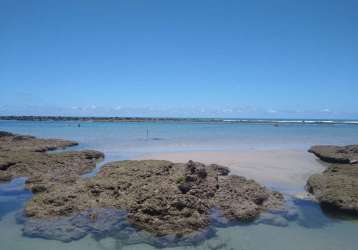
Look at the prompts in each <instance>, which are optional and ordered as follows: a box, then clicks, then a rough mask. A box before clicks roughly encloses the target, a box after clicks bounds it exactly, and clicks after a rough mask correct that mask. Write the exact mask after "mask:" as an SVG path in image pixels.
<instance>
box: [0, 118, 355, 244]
mask: <svg viewBox="0 0 358 250" xmlns="http://www.w3.org/2000/svg"><path fill="white" fill-rule="evenodd" d="M0 130H6V131H10V132H15V133H21V134H31V135H35V136H39V137H46V138H63V139H71V140H76V141H79V142H80V146H78V147H76V148H77V149H83V148H86V149H87V148H88V149H97V150H100V151H103V152H104V153H105V154H106V160H105V161H106V162H107V161H112V160H123V159H131V158H135V157H137V156H140V155H142V154H147V153H157V152H168V151H173V152H175V151H191V150H195V151H198V150H199V151H200V150H203V151H211V150H233V149H238V150H259V149H304V150H305V149H307V148H308V147H309V146H311V145H313V144H342V145H344V144H354V143H358V126H357V125H298V124H292V125H281V126H279V127H274V126H272V125H262V124H261V125H260V124H259V125H255V124H251V125H247V124H230V123H189V122H178V123H174V122H155V123H150V122H143V123H100V122H96V123H90V122H88V123H81V126H80V127H78V123H75V122H18V121H0ZM147 131H148V135H147ZM23 181H24V180H23V179H21V178H20V179H17V180H14V181H12V182H11V183H2V184H0V242H1V243H0V249H4V250H11V249H16V250H22V249H27V250H32V249H78V250H81V249H108V250H114V249H157V248H155V247H153V246H151V245H149V244H134V245H126V244H125V243H124V242H122V241H120V240H118V239H117V238H114V237H105V238H101V239H95V238H94V237H91V236H90V235H89V236H86V237H85V238H83V239H81V240H77V241H73V242H70V243H63V242H60V241H55V240H45V239H39V238H29V237H24V236H23V235H22V225H21V224H17V223H16V214H17V213H18V212H21V210H22V208H23V205H24V203H25V202H26V201H27V200H28V199H29V198H31V193H29V192H27V191H25V190H24V189H23ZM292 203H293V206H294V207H295V208H296V210H297V211H298V217H297V219H295V220H292V221H288V222H287V225H284V226H283V225H281V226H278V225H279V223H269V224H267V223H266V224H265V223H252V224H248V225H236V226H232V227H218V228H215V230H216V236H215V237H214V238H211V239H208V240H206V241H204V242H201V243H200V244H198V245H193V246H185V247H183V246H181V247H180V246H178V247H174V248H172V249H219V248H217V247H219V246H221V248H220V249H239V250H241V249H242V250H244V249H245V250H258V249H275V250H277V249H285V250H291V249H292V250H293V249H308V250H309V249H315V250H321V249H322V250H323V249H324V250H328V249H332V250H333V249H337V250H353V249H357V246H358V237H357V232H358V223H357V222H356V221H355V220H346V219H345V220H343V219H339V218H334V217H332V216H328V215H326V214H325V213H323V212H322V211H321V209H320V208H319V207H318V206H317V205H316V204H314V203H312V202H308V201H299V200H295V201H292ZM273 224H274V225H273ZM168 249H169V248H168Z"/></svg>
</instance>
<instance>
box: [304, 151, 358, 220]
mask: <svg viewBox="0 0 358 250" xmlns="http://www.w3.org/2000/svg"><path fill="white" fill-rule="evenodd" d="M309 152H311V153H314V154H315V155H316V156H317V157H319V158H320V159H321V160H322V161H324V162H327V163H331V164H330V165H329V166H328V168H327V169H326V170H325V171H324V172H323V173H321V174H314V175H312V176H311V177H310V178H309V179H308V181H307V190H308V191H309V192H310V193H312V194H313V195H314V196H315V197H316V198H317V200H318V201H319V202H320V204H321V205H322V207H324V208H327V209H334V210H339V211H341V212H344V213H349V214H354V215H358V164H356V163H357V159H358V145H349V146H344V147H339V146H314V147H312V148H311V149H310V150H309Z"/></svg>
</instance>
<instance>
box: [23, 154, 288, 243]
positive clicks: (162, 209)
mask: <svg viewBox="0 0 358 250" xmlns="http://www.w3.org/2000/svg"><path fill="white" fill-rule="evenodd" d="M222 169H224V168H221V167H218V166H217V165H204V164H201V163H196V162H195V163H194V162H189V163H188V164H180V163H171V162H168V161H155V160H145V161H120V162H112V163H108V164H106V165H105V166H103V168H102V169H101V171H100V172H99V173H98V175H97V176H95V177H92V178H90V179H88V180H83V179H78V180H76V181H75V182H74V183H71V184H69V185H66V186H64V185H62V184H60V183H59V184H54V185H52V186H51V187H50V188H49V189H47V190H46V191H45V192H42V193H39V194H38V195H36V196H35V197H34V198H33V199H32V200H31V201H30V202H29V203H28V204H27V206H26V209H25V213H26V214H27V215H28V216H31V217H34V218H53V217H61V216H70V215H71V214H73V213H76V212H81V211H85V210H87V209H89V208H114V209H122V210H125V211H127V213H128V220H129V222H130V223H132V224H133V225H135V226H136V227H137V228H140V229H143V230H145V231H148V232H151V233H153V234H155V235H157V236H165V235H187V234H190V233H193V232H196V231H198V230H201V229H204V228H206V227H207V226H208V225H209V224H210V211H211V209H212V208H214V207H218V208H219V209H220V210H222V214H223V215H224V216H226V217H228V218H229V219H230V220H240V221H249V220H252V219H254V218H256V217H257V216H258V215H259V213H260V212H261V211H263V210H265V209H275V208H279V207H281V206H282V205H283V197H282V195H280V194H278V193H275V192H272V191H269V190H267V189H266V188H264V187H262V186H260V185H259V184H257V183H256V182H254V181H252V180H247V179H245V178H243V177H239V176H223V175H222V173H225V174H227V173H226V171H222ZM182 184H187V185H189V186H190V189H188V190H186V191H185V192H183V191H182V190H181V188H180V185H182Z"/></svg>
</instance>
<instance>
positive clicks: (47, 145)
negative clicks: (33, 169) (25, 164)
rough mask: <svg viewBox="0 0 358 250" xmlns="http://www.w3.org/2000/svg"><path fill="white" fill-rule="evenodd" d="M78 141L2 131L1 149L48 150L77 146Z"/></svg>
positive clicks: (0, 136)
mask: <svg viewBox="0 0 358 250" xmlns="http://www.w3.org/2000/svg"><path fill="white" fill-rule="evenodd" d="M76 145H78V142H75V141H68V140H60V139H40V138H36V137H34V136H30V135H17V134H13V133H9V132H5V131H0V151H1V152H3V151H29V152H46V151H50V150H56V149H63V148H66V147H71V146H76Z"/></svg>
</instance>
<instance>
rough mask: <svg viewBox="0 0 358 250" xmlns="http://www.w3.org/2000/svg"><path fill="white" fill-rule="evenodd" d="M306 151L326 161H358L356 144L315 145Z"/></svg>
mask: <svg viewBox="0 0 358 250" xmlns="http://www.w3.org/2000/svg"><path fill="white" fill-rule="evenodd" d="M308 151H309V152H310V153H313V154H315V155H316V156H317V157H318V158H320V159H321V160H322V161H325V162H328V163H343V164H348V163H351V164H355V163H357V161H358V145H348V146H333V145H316V146H313V147H311V148H310V149H309V150H308Z"/></svg>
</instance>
